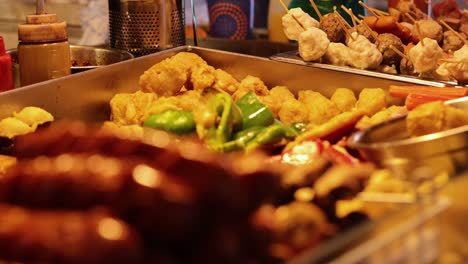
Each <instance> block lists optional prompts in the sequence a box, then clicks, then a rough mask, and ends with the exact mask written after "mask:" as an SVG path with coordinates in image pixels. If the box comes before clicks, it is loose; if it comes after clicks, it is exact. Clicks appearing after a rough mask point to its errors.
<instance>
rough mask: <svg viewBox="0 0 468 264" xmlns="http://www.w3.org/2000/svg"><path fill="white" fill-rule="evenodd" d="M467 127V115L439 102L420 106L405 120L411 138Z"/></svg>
mask: <svg viewBox="0 0 468 264" xmlns="http://www.w3.org/2000/svg"><path fill="white" fill-rule="evenodd" d="M465 125H468V113H466V112H465V111H463V110H461V109H457V108H454V107H451V106H449V105H446V104H444V103H443V102H441V101H436V102H431V103H427V104H423V105H420V106H418V107H416V108H415V109H414V110H413V111H411V112H410V113H409V114H408V116H407V118H406V127H407V129H408V133H409V134H410V135H411V136H422V135H427V134H432V133H437V132H441V131H444V130H448V129H452V128H456V127H460V126H465Z"/></svg>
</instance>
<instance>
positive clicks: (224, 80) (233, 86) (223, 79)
mask: <svg viewBox="0 0 468 264" xmlns="http://www.w3.org/2000/svg"><path fill="white" fill-rule="evenodd" d="M215 77H216V80H215V83H214V85H213V88H215V89H217V90H220V91H224V92H226V93H228V94H233V93H234V92H235V91H237V89H238V88H239V85H240V84H239V82H238V81H237V80H236V79H235V78H234V77H232V75H231V74H229V73H227V72H225V71H223V70H221V69H216V71H215Z"/></svg>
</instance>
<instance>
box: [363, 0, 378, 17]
mask: <svg viewBox="0 0 468 264" xmlns="http://www.w3.org/2000/svg"><path fill="white" fill-rule="evenodd" d="M359 4H360V5H361V6H362V7H364V9H366V10H367V12H369V13H371V14H372V15H374V16H376V17H378V16H379V15H377V14H376V13H375V12H374V11H373V10H372V9H371V8H370V7H368V6H367V5H366V4H364V3H363V2H362V1H359Z"/></svg>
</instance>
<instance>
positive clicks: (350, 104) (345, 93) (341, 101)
mask: <svg viewBox="0 0 468 264" xmlns="http://www.w3.org/2000/svg"><path fill="white" fill-rule="evenodd" d="M330 100H331V101H332V102H334V103H335V104H336V106H337V107H338V109H339V110H340V111H341V112H347V111H351V110H352V109H353V108H354V106H355V105H356V102H357V99H356V96H355V95H354V92H353V91H351V90H350V89H347V88H338V89H336V90H335V92H334V93H333V95H332V97H331V99H330Z"/></svg>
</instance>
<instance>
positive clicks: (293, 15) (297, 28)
mask: <svg viewBox="0 0 468 264" xmlns="http://www.w3.org/2000/svg"><path fill="white" fill-rule="evenodd" d="M296 19H297V21H299V22H300V23H301V25H302V26H304V28H305V29H306V30H307V29H309V28H314V27H318V26H319V22H318V21H317V20H315V19H314V18H313V17H311V16H310V15H309V14H307V13H306V12H304V11H302V9H301V8H291V9H290V10H289V11H288V13H287V14H285V15H284V16H283V17H281V22H282V24H283V31H284V34H285V35H286V37H287V38H288V39H290V40H299V35H300V34H301V33H302V32H304V28H303V27H302V26H301V25H299V23H297V21H296Z"/></svg>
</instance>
